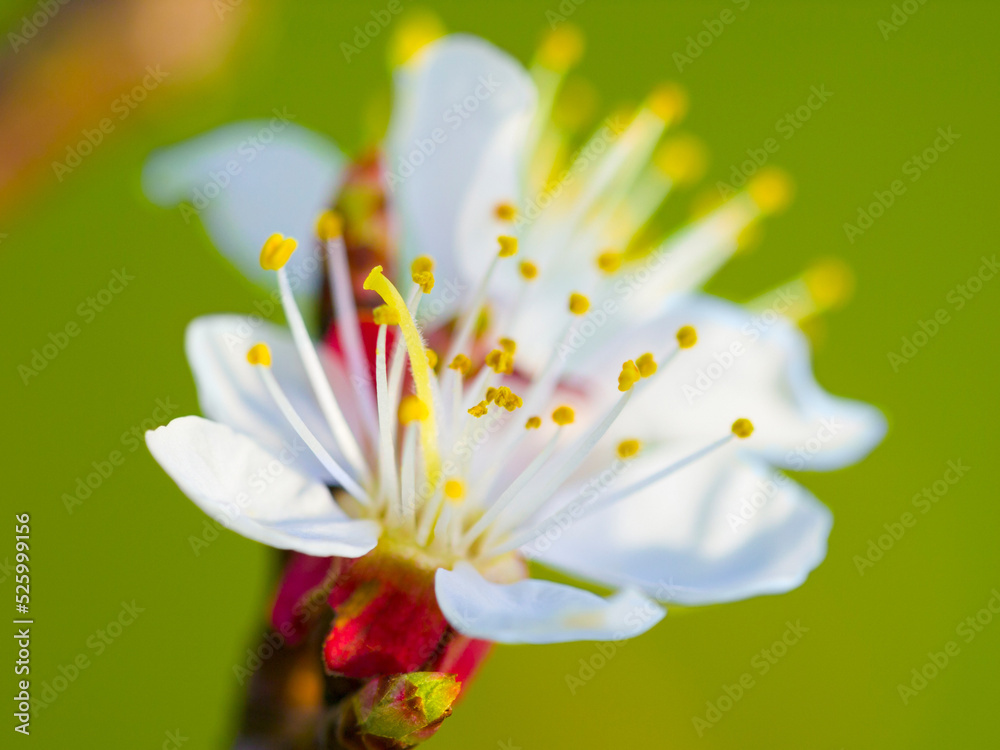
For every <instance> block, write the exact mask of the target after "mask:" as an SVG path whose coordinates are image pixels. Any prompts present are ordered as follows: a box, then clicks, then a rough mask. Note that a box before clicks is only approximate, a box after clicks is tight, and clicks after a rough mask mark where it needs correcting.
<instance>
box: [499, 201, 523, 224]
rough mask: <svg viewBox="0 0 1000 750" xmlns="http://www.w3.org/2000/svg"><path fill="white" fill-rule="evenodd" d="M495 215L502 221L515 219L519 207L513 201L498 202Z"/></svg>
mask: <svg viewBox="0 0 1000 750" xmlns="http://www.w3.org/2000/svg"><path fill="white" fill-rule="evenodd" d="M493 215H494V216H496V217H497V218H498V219H500V221H514V219H516V218H517V208H516V207H515V206H514V204H513V203H507V202H506V201H505V202H503V203H498V204H497V205H496V208H494V209H493Z"/></svg>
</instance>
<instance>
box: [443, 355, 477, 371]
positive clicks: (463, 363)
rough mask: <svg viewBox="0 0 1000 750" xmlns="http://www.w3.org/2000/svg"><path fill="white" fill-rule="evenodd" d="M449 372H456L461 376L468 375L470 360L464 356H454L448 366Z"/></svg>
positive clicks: (470, 367)
mask: <svg viewBox="0 0 1000 750" xmlns="http://www.w3.org/2000/svg"><path fill="white" fill-rule="evenodd" d="M448 369H449V370H458V372H460V373H461V374H462V375H468V374H469V371H470V370H471V369H472V360H471V359H469V358H468V357H466V356H465V355H464V354H456V355H455V358H454V359H453V360H452V361H451V364H449V365H448Z"/></svg>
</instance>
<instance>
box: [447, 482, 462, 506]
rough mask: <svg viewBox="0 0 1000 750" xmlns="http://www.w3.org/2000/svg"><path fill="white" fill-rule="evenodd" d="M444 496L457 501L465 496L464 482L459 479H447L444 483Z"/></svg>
mask: <svg viewBox="0 0 1000 750" xmlns="http://www.w3.org/2000/svg"><path fill="white" fill-rule="evenodd" d="M444 496H445V497H446V498H448V499H449V500H451V501H452V502H458V501H460V500H462V499H463V498H464V497H465V483H464V482H462V480H461V479H449V480H448V481H447V482H445V483H444Z"/></svg>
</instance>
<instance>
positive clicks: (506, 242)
mask: <svg viewBox="0 0 1000 750" xmlns="http://www.w3.org/2000/svg"><path fill="white" fill-rule="evenodd" d="M497 240H498V241H499V243H500V252H499V255H500V257H501V258H509V257H511V256H512V255H517V237H508V236H506V235H500V236H499V237H497Z"/></svg>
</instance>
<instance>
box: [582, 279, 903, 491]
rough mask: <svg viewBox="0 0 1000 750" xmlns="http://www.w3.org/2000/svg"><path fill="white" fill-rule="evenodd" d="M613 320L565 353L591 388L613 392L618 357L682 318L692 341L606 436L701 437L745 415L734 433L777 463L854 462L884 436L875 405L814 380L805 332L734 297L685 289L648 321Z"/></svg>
mask: <svg viewBox="0 0 1000 750" xmlns="http://www.w3.org/2000/svg"><path fill="white" fill-rule="evenodd" d="M621 315H622V317H623V318H625V317H627V316H625V315H624V314H623V313H622V314H621ZM611 318H612V319H613V318H614V316H611ZM617 325H618V323H617V322H615V321H612V322H609V323H608V324H607V325H606V326H604V327H603V328H598V329H597V333H596V334H595V335H594V336H593V337H592V338H591V339H589V340H587V341H586V342H585V343H584V344H583V348H581V350H580V352H579V354H574V355H573V359H572V360H571V368H572V369H575V370H576V371H577V372H578V373H580V374H582V375H583V376H585V377H586V378H587V379H588V380H589V381H591V382H592V383H594V389H595V390H596V391H598V392H600V391H604V392H609V393H612V394H613V395H617V391H616V390H615V389H614V388H608V385H609V384H614V383H615V382H616V378H617V375H618V372H619V371H620V369H621V363H622V362H623V361H625V360H626V359H634V358H636V357H638V356H639V355H640V354H642V353H643V352H647V351H649V352H653V353H654V355H655V356H657V357H659V356H660V354H661V353H662V352H664V351H667V350H668V349H670V348H671V347H673V346H674V341H675V339H674V335H675V333H676V331H677V329H678V328H680V327H681V326H682V325H693V326H694V327H695V328H696V329H697V331H698V343H697V344H696V345H695V346H694V347H693V348H692V349H687V350H683V351H681V352H679V353H678V355H677V356H676V357H675V358H674V359H673V361H671V362H669V363H667V364H666V365H664V366H663V367H662V368H661V370H660V372H658V373H657V374H656V376H655V377H654V378H653V380H651V381H648V384H647V383H645V381H644V382H643V385H642V388H643V390H642V392H641V393H640V394H638V395H637V397H636V398H634V399H633V402H632V404H630V406H629V408H628V409H627V410H626V411H625V413H624V414H623V415H622V417H621V418H620V419H619V421H618V422H617V423H616V425H615V433H613V436H616V435H621V436H628V437H635V438H645V439H647V440H654V441H673V440H686V439H691V438H693V439H696V440H701V441H702V442H708V441H711V440H713V439H715V438H719V437H722V436H723V435H725V434H726V433H727V431H728V429H729V427H730V425H731V424H732V422H733V421H734V420H735V419H737V418H739V417H747V418H749V419H750V420H751V421H752V422H753V423H754V427H755V432H754V434H753V437H752V438H750V439H749V440H746V441H741V443H740V447H741V448H742V449H743V450H745V451H747V452H751V453H753V454H755V455H759V456H762V457H764V458H766V459H767V461H768V462H770V463H773V464H776V465H779V466H783V467H787V468H792V469H796V470H804V469H810V470H817V471H825V470H830V469H835V468H839V467H842V466H845V465H848V464H851V463H854V462H856V461H859V460H860V459H862V458H863V457H864V456H866V455H867V454H868V453H869V452H870V451H871V450H872V449H873V448H874V447H875V446H876V445H878V444H879V442H881V440H882V438H883V437H884V435H885V431H886V423H885V418H884V417H883V416H882V414H881V413H880V412H879V411H878V410H877V409H875V408H874V407H872V406H870V405H868V404H865V403H862V402H859V401H852V400H850V399H845V398H840V397H837V396H833V395H831V394H829V393H827V392H826V391H825V390H823V388H822V387H821V386H820V385H819V383H817V382H816V379H815V377H814V376H813V374H812V365H811V357H810V352H809V343H808V340H807V339H806V338H805V336H804V335H803V334H802V333H801V331H799V330H798V329H797V328H796V327H795V326H794V325H792V324H791V323H790V322H789V321H787V320H786V319H784V318H782V317H781V316H778V315H776V314H775V315H773V316H769V317H766V318H765V317H759V316H758V317H755V316H752V315H751V314H750V313H748V312H747V311H746V310H745V309H744V308H743V307H741V306H739V305H735V304H732V303H729V302H725V301H723V300H720V299H717V298H713V297H709V296H707V295H692V296H684V297H680V298H676V299H675V300H674V301H673V302H672V304H671V305H670V307H669V309H668V310H667V311H665V312H664V313H662V314H661V315H660V316H659V317H658V318H655V319H653V320H652V321H650V322H648V323H645V324H642V325H638V326H634V327H632V328H630V329H627V330H626V331H621V330H620V329H619V328H618V327H617Z"/></svg>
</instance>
